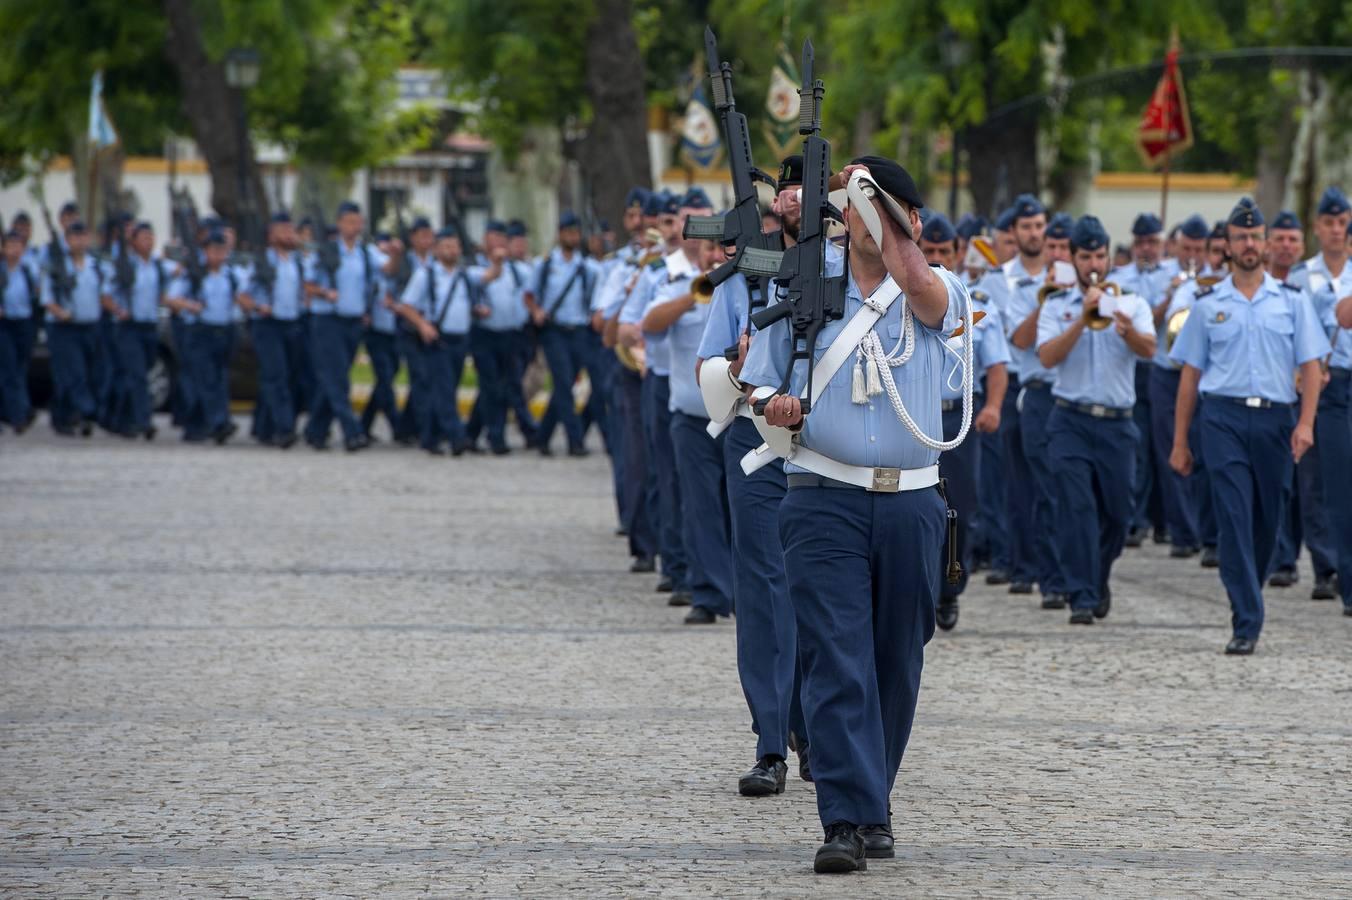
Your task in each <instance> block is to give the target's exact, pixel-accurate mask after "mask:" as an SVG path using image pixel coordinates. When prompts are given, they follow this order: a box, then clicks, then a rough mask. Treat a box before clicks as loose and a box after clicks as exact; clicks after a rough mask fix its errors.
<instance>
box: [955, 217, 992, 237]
mask: <svg viewBox="0 0 1352 900" xmlns="http://www.w3.org/2000/svg"><path fill="white" fill-rule="evenodd" d="M956 230H957V232H958V237H960V238H962V239H963V240H965V241H970V240H971V239H972V238H974V237H976V236H977V235H978V234H981V232H983V231H985V230H986V220H985V219H983V218H981V217H980V216H974V215H972V214H971V213H963V214H962V218H961V219H958V227H957V229H956Z"/></svg>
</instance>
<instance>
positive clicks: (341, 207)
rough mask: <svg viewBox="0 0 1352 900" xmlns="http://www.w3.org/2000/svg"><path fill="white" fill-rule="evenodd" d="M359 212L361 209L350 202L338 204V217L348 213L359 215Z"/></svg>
mask: <svg viewBox="0 0 1352 900" xmlns="http://www.w3.org/2000/svg"><path fill="white" fill-rule="evenodd" d="M360 212H361V207H360V206H358V205H357V204H355V203H353V202H352V201H351V200H344V201H343V202H342V203H339V204H338V215H339V216H345V215H347V214H348V213H360Z"/></svg>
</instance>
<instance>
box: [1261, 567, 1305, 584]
mask: <svg viewBox="0 0 1352 900" xmlns="http://www.w3.org/2000/svg"><path fill="white" fill-rule="evenodd" d="M1297 581H1300V573H1299V572H1297V571H1296V570H1295V569H1289V568H1287V567H1285V566H1283V567H1282V568H1280V569H1278V570H1277V571H1275V572H1273V573H1272V577H1271V578H1269V579H1268V587H1283V588H1284V587H1290V586H1291V585H1293V584H1295V583H1296V582H1297Z"/></svg>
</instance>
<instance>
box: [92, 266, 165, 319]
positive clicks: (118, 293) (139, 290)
mask: <svg viewBox="0 0 1352 900" xmlns="http://www.w3.org/2000/svg"><path fill="white" fill-rule="evenodd" d="M128 259H129V260H130V261H131V266H132V271H133V273H134V278H133V281H132V286H131V290H130V291H124V290H123V289H122V288H121V287H120V286H119V285H118V283H117V271H116V267H114V269H113V271H112V272H111V273H109V274H108V276H107V277H106V278H105V279H104V286H103V290H104V292H105V293H106V294H108V295H109V296H110V297H112V298H113V301H114V302H115V303H117V305H118V307H119V308H121V309H123V310H129V311H130V312H131V320H132V321H133V322H140V323H142V324H149V323H153V322H158V321H159V319H160V292H161V291H164V293H166V294H167V293H168V292H169V287H170V285H171V283H172V282H173V277H174V270H175V269H176V268H177V267H176V266H174V265H172V264H170V263H166V262H165V261H164V260H162V259H160V258H159V257H157V256H152V257H151V258H150V259H142V258H141V257H140V256H138V255H137V254H135V253H132V254H130V255H129V256H128ZM161 267H163V268H161ZM127 294H130V295H131V298H130V307H128V302H129V301H128V297H127Z"/></svg>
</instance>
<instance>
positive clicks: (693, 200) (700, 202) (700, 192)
mask: <svg viewBox="0 0 1352 900" xmlns="http://www.w3.org/2000/svg"><path fill="white" fill-rule="evenodd" d="M681 206H683V207H686V208H688V209H713V208H714V205H713V203H711V202H710V201H709V195H708V194H706V193H704V188H697V187H692V188H691V189H690V190H688V191H686V192H685V196H684V197H682V198H681Z"/></svg>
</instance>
